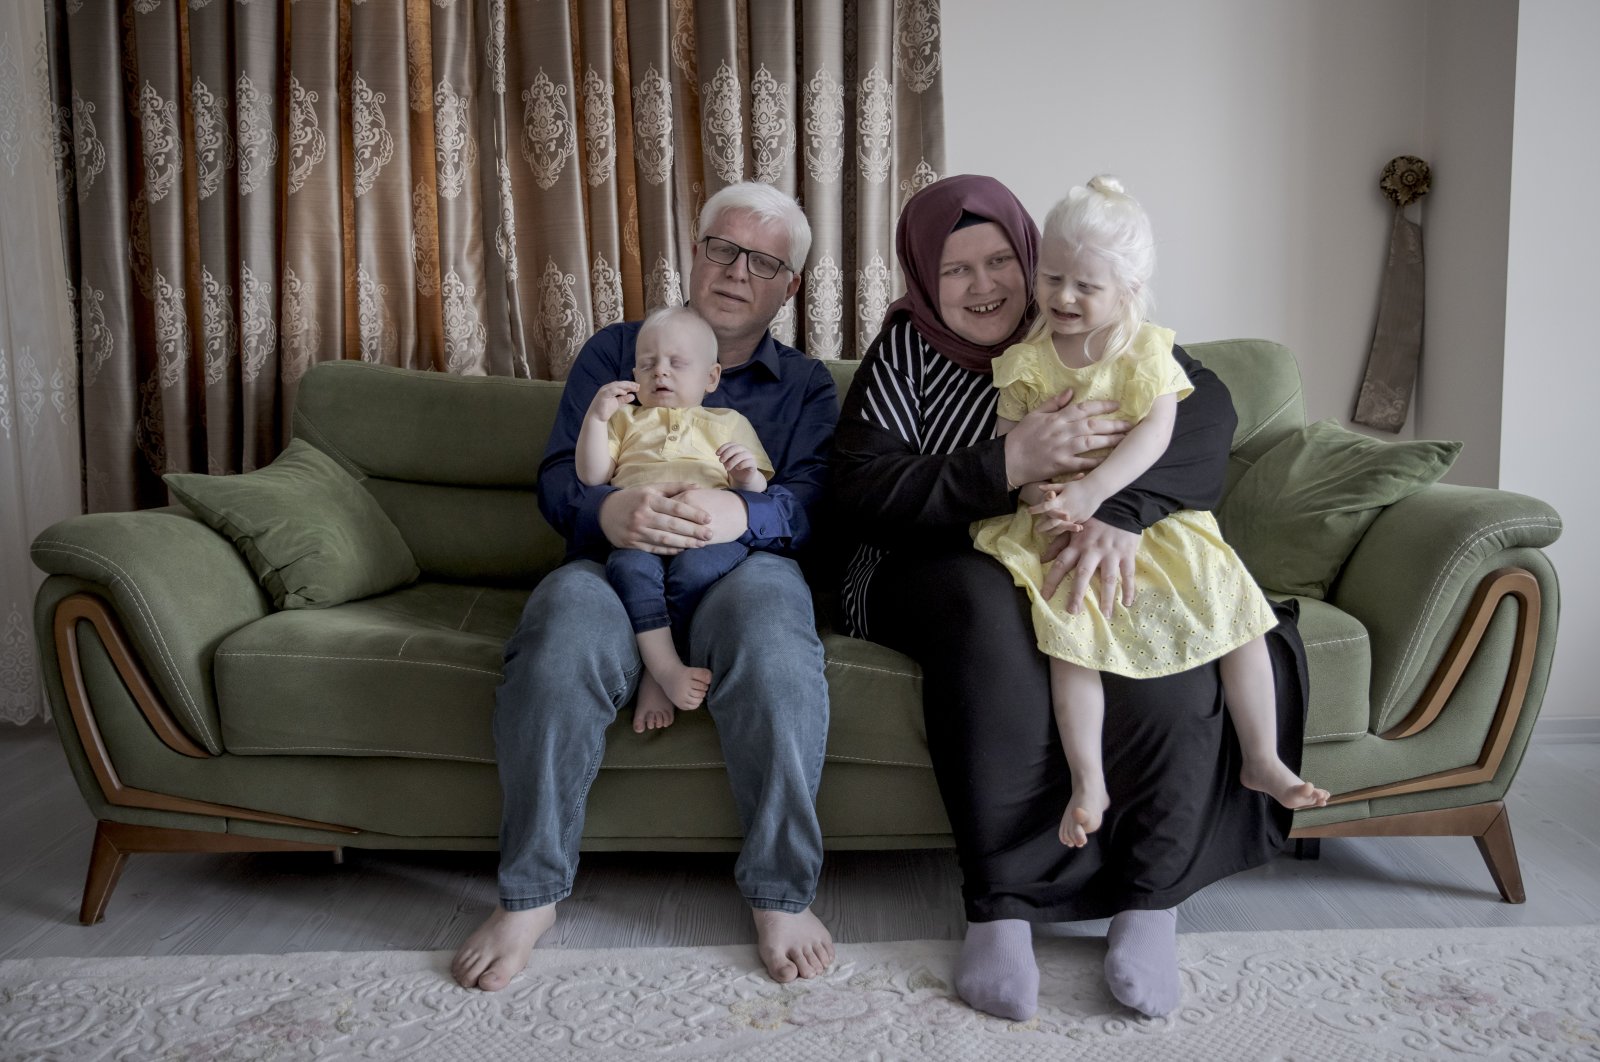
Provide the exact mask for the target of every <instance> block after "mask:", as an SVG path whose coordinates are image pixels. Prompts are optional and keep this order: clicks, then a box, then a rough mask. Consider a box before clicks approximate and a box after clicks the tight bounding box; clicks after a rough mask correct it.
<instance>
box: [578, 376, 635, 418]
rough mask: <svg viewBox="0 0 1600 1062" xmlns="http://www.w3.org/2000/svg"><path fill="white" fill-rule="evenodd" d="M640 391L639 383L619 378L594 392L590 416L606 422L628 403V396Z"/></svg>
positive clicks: (590, 404) (590, 405)
mask: <svg viewBox="0 0 1600 1062" xmlns="http://www.w3.org/2000/svg"><path fill="white" fill-rule="evenodd" d="M638 391H639V385H638V384H636V383H634V382H633V381H632V380H617V381H616V382H615V383H608V384H606V385H604V386H603V387H601V388H600V390H598V391H596V392H595V393H594V399H593V400H592V401H590V403H589V413H588V416H589V417H590V419H592V420H597V421H599V422H600V423H602V424H604V423H605V422H606V421H608V420H610V419H611V415H612V414H613V413H615V412H616V411H617V410H619V409H621V408H622V407H623V406H625V405H627V404H628V398H629V397H630V396H632V395H634V394H637V393H638Z"/></svg>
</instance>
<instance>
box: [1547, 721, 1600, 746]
mask: <svg viewBox="0 0 1600 1062" xmlns="http://www.w3.org/2000/svg"><path fill="white" fill-rule="evenodd" d="M1533 740H1534V741H1536V742H1537V743H1539V744H1541V745H1548V744H1553V743H1555V742H1561V743H1563V744H1571V743H1573V742H1579V743H1586V742H1600V718H1596V717H1582V716H1569V717H1566V718H1559V719H1552V718H1550V717H1549V716H1545V717H1543V718H1541V719H1540V720H1539V722H1538V723H1537V724H1536V725H1535V726H1534V728H1533Z"/></svg>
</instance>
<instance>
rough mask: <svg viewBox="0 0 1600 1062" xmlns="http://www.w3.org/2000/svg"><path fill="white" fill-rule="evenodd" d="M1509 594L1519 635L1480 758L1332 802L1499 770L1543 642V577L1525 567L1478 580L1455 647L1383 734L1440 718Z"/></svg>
mask: <svg viewBox="0 0 1600 1062" xmlns="http://www.w3.org/2000/svg"><path fill="white" fill-rule="evenodd" d="M1505 597H1513V598H1515V599H1516V600H1517V604H1518V607H1519V609H1520V611H1519V614H1518V617H1517V631H1516V637H1515V640H1514V641H1513V642H1512V645H1511V664H1510V666H1509V667H1508V668H1507V669H1506V682H1505V685H1504V686H1503V687H1502V688H1501V690H1500V703H1499V704H1498V705H1497V706H1496V708H1495V713H1494V718H1493V719H1492V720H1491V721H1490V723H1489V731H1488V733H1487V734H1486V735H1485V737H1484V742H1483V748H1482V749H1481V750H1479V753H1478V759H1477V761H1476V762H1474V763H1471V764H1468V765H1466V766H1464V767H1453V768H1451V769H1450V770H1447V771H1436V772H1435V773H1433V774H1426V775H1423V776H1421V777H1419V778H1408V779H1405V780H1404V781H1400V782H1388V783H1385V784H1383V785H1375V786H1368V787H1367V788H1365V789H1357V790H1354V791H1352V792H1349V793H1340V794H1339V795H1338V796H1335V797H1334V798H1333V799H1331V800H1329V801H1328V803H1329V805H1330V806H1331V805H1334V804H1348V803H1351V802H1353V801H1357V800H1376V799H1378V798H1379V797H1387V796H1399V795H1401V794H1403V793H1422V792H1427V791H1429V790H1432V789H1449V788H1452V787H1454V786H1462V785H1476V784H1477V783H1479V782H1487V781H1488V780H1489V779H1491V778H1493V777H1494V776H1495V772H1496V771H1498V770H1499V769H1500V762H1501V761H1502V760H1503V759H1505V755H1506V747H1507V746H1508V745H1510V743H1511V734H1512V731H1514V730H1515V729H1516V726H1517V720H1518V719H1519V718H1520V717H1521V716H1522V708H1523V705H1524V703H1525V702H1526V700H1527V694H1528V680H1529V679H1530V678H1531V677H1532V675H1533V656H1534V651H1535V649H1536V648H1537V647H1538V644H1539V615H1540V603H1541V595H1540V592H1539V581H1538V580H1537V579H1535V578H1534V576H1533V573H1532V572H1529V571H1528V570H1527V569H1525V568H1500V569H1498V570H1496V571H1493V572H1490V573H1489V574H1488V575H1487V576H1485V577H1484V579H1483V582H1481V583H1479V584H1478V589H1477V592H1476V593H1475V594H1473V596H1472V603H1471V604H1469V605H1468V606H1467V613H1466V615H1465V616H1464V617H1462V621H1461V626H1460V627H1459V628H1458V629H1457V631H1456V636H1455V638H1454V639H1452V640H1451V643H1450V648H1449V649H1447V650H1446V651H1445V654H1444V659H1443V660H1442V661H1440V663H1439V668H1438V670H1437V671H1435V672H1434V675H1433V678H1432V679H1431V680H1430V681H1429V683H1428V686H1427V689H1425V690H1424V691H1423V693H1422V697H1421V698H1420V699H1419V700H1418V702H1417V706H1416V708H1414V709H1412V711H1411V714H1410V715H1408V716H1406V718H1405V719H1404V720H1403V721H1402V722H1401V723H1400V724H1399V725H1398V726H1396V727H1394V728H1392V729H1390V730H1388V731H1385V732H1384V734H1383V735H1382V736H1383V737H1384V739H1385V740H1389V741H1399V740H1402V739H1404V738H1408V737H1413V736H1415V735H1417V734H1420V733H1421V732H1422V731H1424V730H1426V729H1427V728H1428V727H1429V726H1431V725H1432V724H1433V722H1434V720H1436V719H1438V718H1439V715H1440V713H1442V712H1443V711H1444V707H1445V704H1446V702H1448V701H1449V699H1450V695H1451V694H1452V693H1454V692H1455V689H1456V686H1457V685H1458V684H1459V683H1460V681H1461V676H1462V674H1464V673H1465V672H1466V669H1467V665H1468V664H1469V663H1471V662H1472V657H1473V654H1475V653H1476V652H1477V650H1478V645H1479V643H1481V642H1482V641H1483V635H1484V631H1485V630H1487V628H1488V626H1489V621H1490V620H1491V619H1492V618H1493V617H1494V612H1495V609H1496V608H1498V607H1499V605H1500V601H1501V600H1502V599H1503V598H1505Z"/></svg>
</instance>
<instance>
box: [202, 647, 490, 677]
mask: <svg viewBox="0 0 1600 1062" xmlns="http://www.w3.org/2000/svg"><path fill="white" fill-rule="evenodd" d="M217 656H218V657H224V656H226V657H229V658H233V657H244V656H261V657H274V658H279V659H284V660H348V661H353V662H355V663H360V664H414V665H419V666H422V667H447V668H450V669H451V670H453V671H470V672H472V673H473V674H475V675H496V676H498V675H499V674H500V672H499V671H488V670H486V669H484V668H481V667H467V666H466V665H464V664H446V663H444V662H442V661H439V660H402V659H397V658H395V657H390V656H325V655H322V654H320V653H268V652H262V651H260V650H256V649H229V650H221V649H219V650H217Z"/></svg>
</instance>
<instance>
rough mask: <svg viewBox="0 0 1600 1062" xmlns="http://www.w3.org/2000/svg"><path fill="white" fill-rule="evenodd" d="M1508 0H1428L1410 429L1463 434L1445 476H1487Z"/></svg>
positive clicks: (1511, 28)
mask: <svg viewBox="0 0 1600 1062" xmlns="http://www.w3.org/2000/svg"><path fill="white" fill-rule="evenodd" d="M1516 42H1517V5H1516V4H1515V3H1507V2H1506V0H1429V3H1428V22H1427V51H1426V64H1425V65H1426V71H1427V82H1426V101H1427V106H1426V112H1425V129H1424V136H1423V150H1422V152H1421V154H1422V157H1423V158H1425V159H1427V160H1428V165H1429V167H1430V169H1431V170H1432V172H1433V176H1434V186H1433V190H1432V191H1431V192H1429V194H1428V196H1427V198H1425V199H1424V200H1423V201H1422V206H1423V213H1424V218H1423V229H1424V233H1423V239H1424V242H1425V248H1426V250H1425V253H1426V255H1427V265H1426V269H1427V279H1428V289H1427V309H1426V323H1425V325H1424V336H1423V345H1424V349H1423V357H1422V372H1421V375H1420V377H1419V378H1418V381H1417V391H1416V404H1415V410H1414V412H1415V415H1414V422H1415V425H1414V426H1415V430H1416V434H1417V435H1418V436H1419V437H1420V438H1425V439H1461V440H1464V441H1465V442H1466V446H1465V447H1463V448H1462V451H1461V456H1460V457H1459V458H1457V460H1456V463H1455V466H1454V467H1453V468H1451V470H1450V473H1449V474H1448V475H1447V476H1446V477H1445V478H1446V480H1448V481H1449V482H1452V483H1462V484H1470V485H1474V486H1494V485H1495V484H1496V482H1498V477H1499V471H1500V387H1499V382H1500V377H1501V375H1502V372H1503V355H1504V352H1505V342H1504V341H1505V326H1506V316H1505V310H1506V240H1507V233H1508V231H1509V227H1510V223H1511V135H1512V134H1511V122H1512V111H1513V106H1512V102H1513V100H1514V98H1515V96H1516V70H1517V44H1516Z"/></svg>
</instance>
